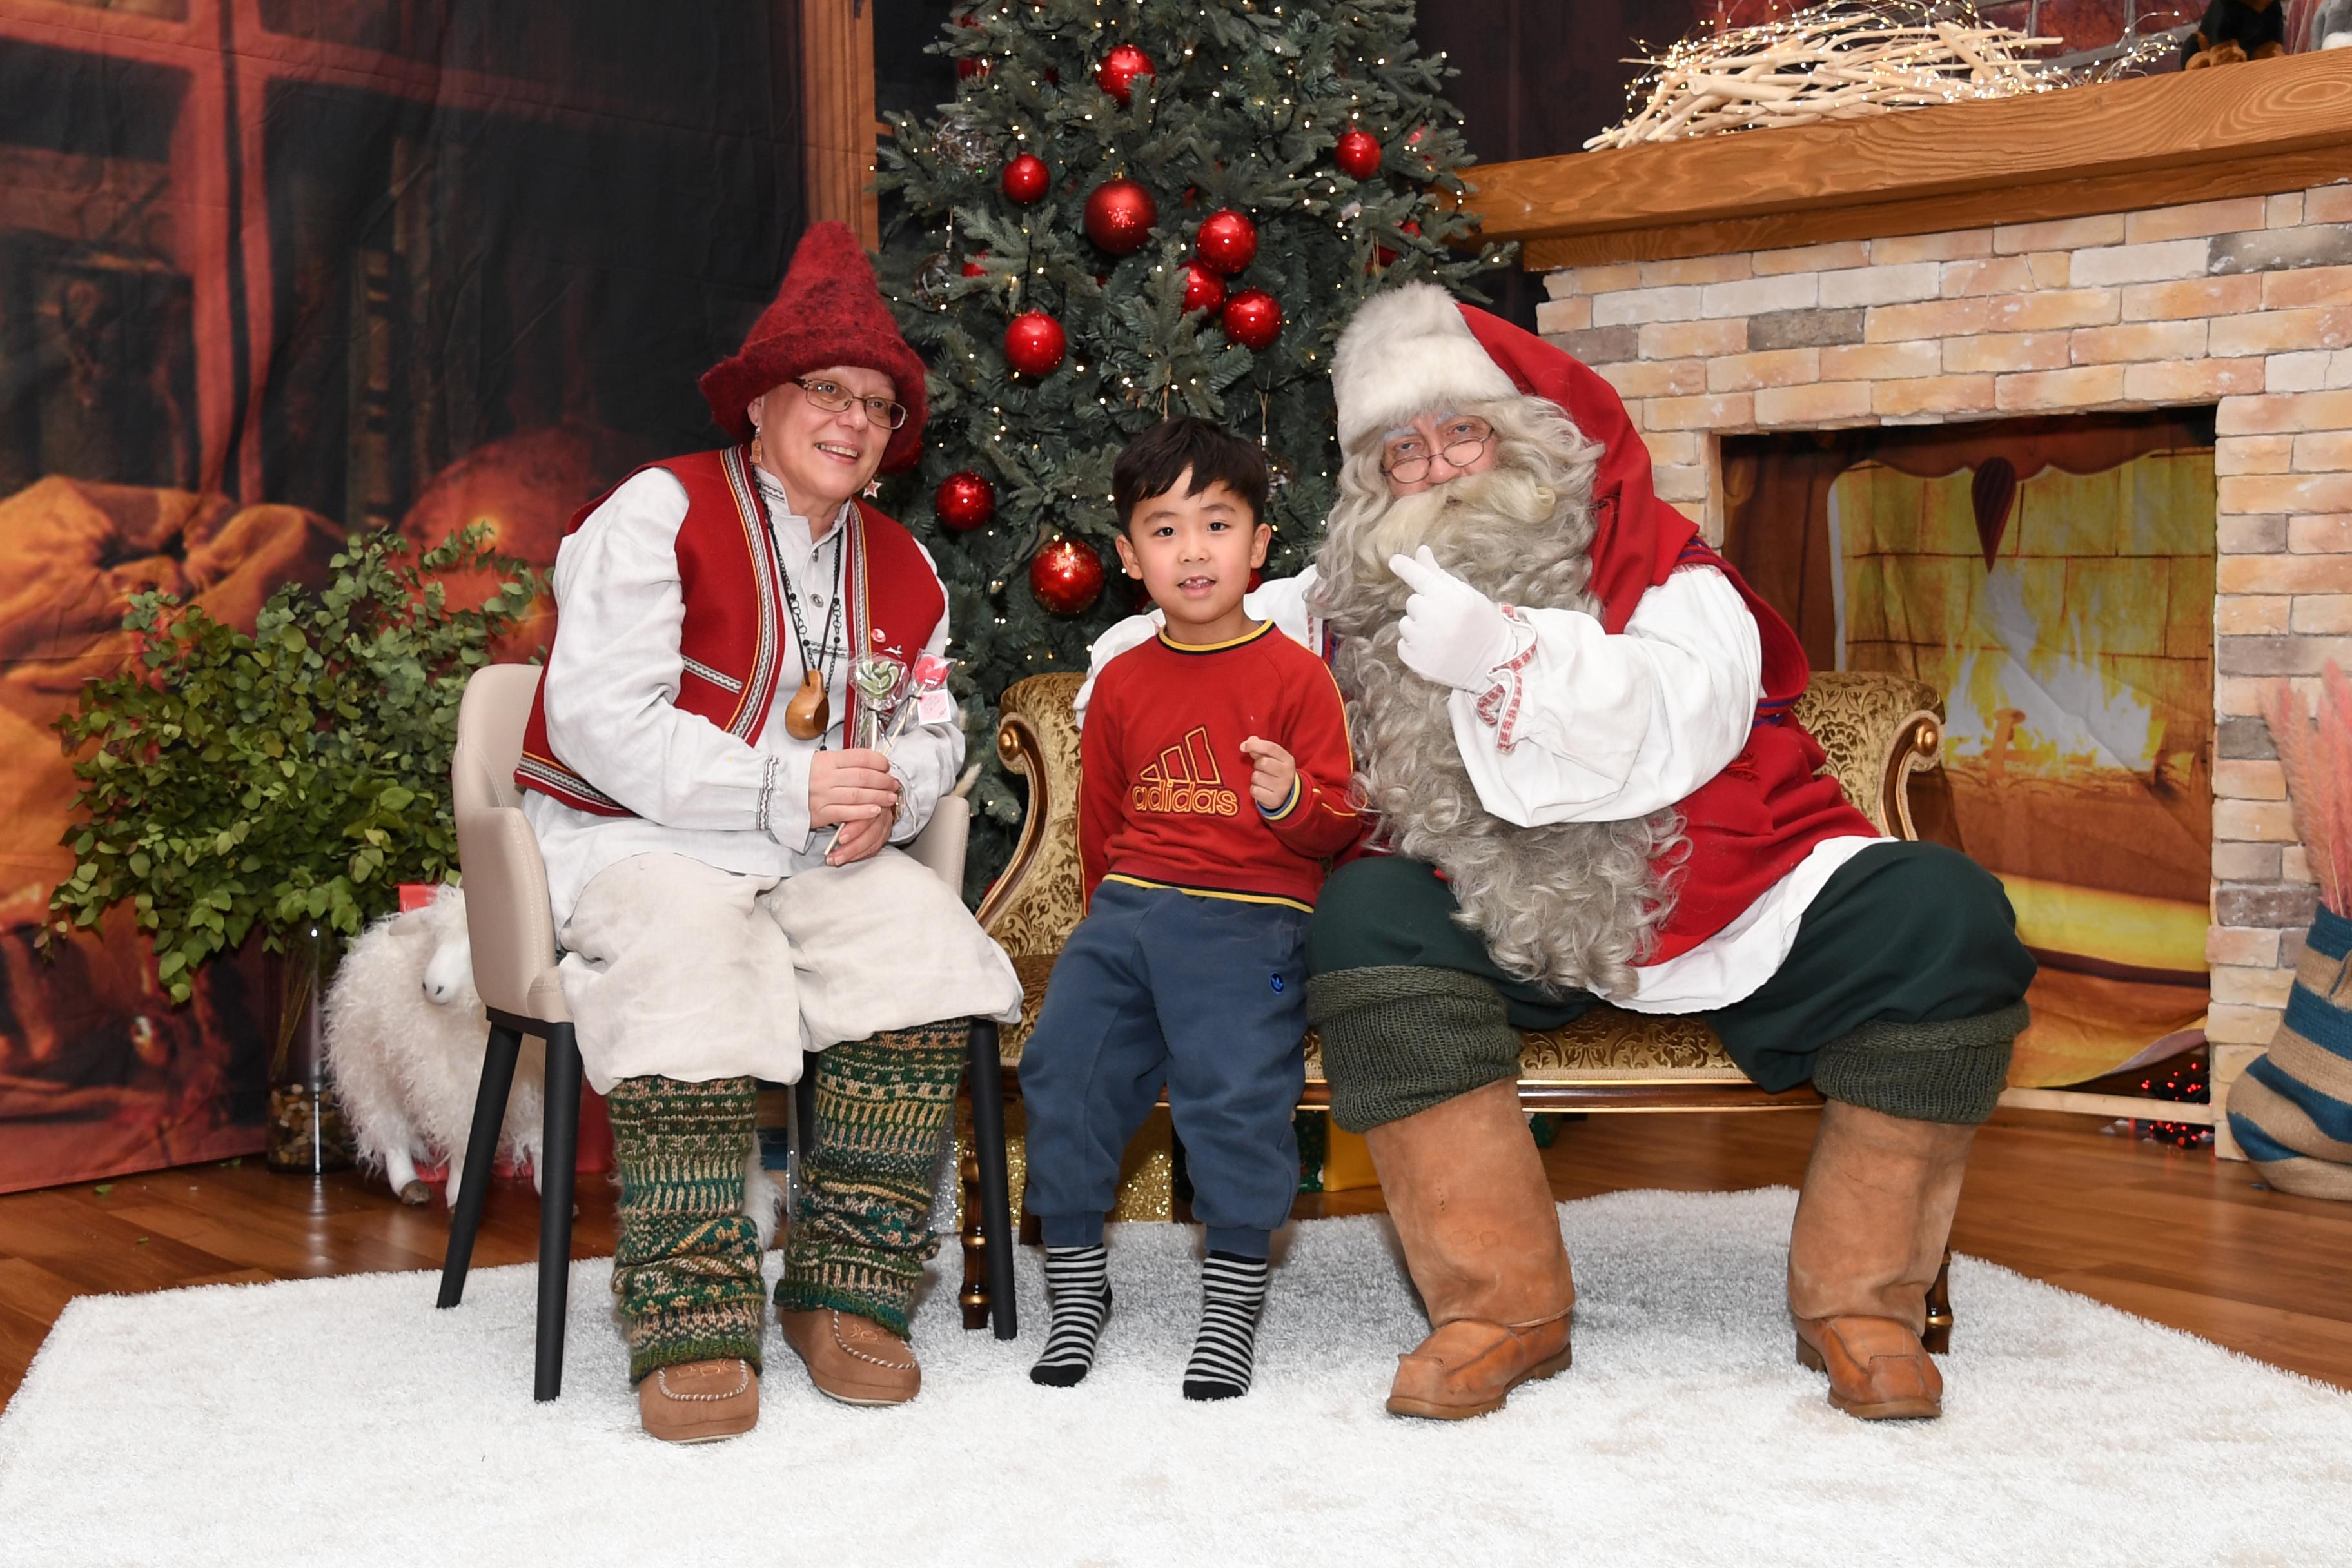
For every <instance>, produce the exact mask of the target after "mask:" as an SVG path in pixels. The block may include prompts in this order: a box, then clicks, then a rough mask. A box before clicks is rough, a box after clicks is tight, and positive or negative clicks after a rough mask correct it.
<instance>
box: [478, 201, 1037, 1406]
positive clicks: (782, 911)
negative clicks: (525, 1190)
mask: <svg viewBox="0 0 2352 1568" xmlns="http://www.w3.org/2000/svg"><path fill="white" fill-rule="evenodd" d="M702 391H703V395H705V396H706V397H707V398H708V399H709V403H710V411H711V414H712V416H713V417H714V418H716V419H717V421H718V423H719V428H720V429H722V430H723V431H725V432H726V433H727V435H728V437H730V442H731V443H732V444H731V445H730V446H728V447H725V448H723V449H721V450H719V451H714V452H698V453H694V454H691V455H689V456H687V457H682V458H671V459H669V460H667V461H666V462H660V463H655V464H651V465H648V466H647V467H646V468H640V469H639V470H637V472H635V474H632V475H631V476H630V477H629V478H628V479H625V480H624V481H623V482H622V483H621V484H620V485H619V486H618V487H616V488H615V489H614V490H613V491H612V492H611V493H610V494H608V495H606V496H605V497H604V498H603V499H602V500H598V501H596V502H594V503H593V504H592V505H590V506H588V507H585V508H583V510H581V511H580V513H579V514H578V515H577V516H575V517H574V518H573V519H572V526H571V528H570V530H569V531H567V533H566V535H565V538H564V542H563V544H562V548H561V550H560V551H559V552H557V555H556V559H555V602H556V616H557V619H556V634H555V639H554V642H553V645H552V646H551V648H550V650H549V653H548V659H547V669H546V673H545V674H544V675H543V676H542V677H541V681H540V690H539V696H538V699H537V700H536V701H535V702H534V703H533V705H532V709H531V714H530V724H529V728H528V729H527V730H526V731H525V735H524V742H523V752H522V762H521V765H520V767H519V768H518V769H517V770H516V774H515V778H516V782H517V783H518V784H520V786H521V787H522V789H523V791H524V792H525V793H524V800H523V811H524V814H525V815H526V816H528V817H529V818H530V824H531V826H532V828H533V830H534V831H535V832H536V833H537V835H538V837H539V844H540V849H541V855H542V856H543V858H545V860H546V862H547V876H548V892H549V896H550V900H551V903H552V905H553V909H554V914H555V920H556V930H557V931H558V933H559V936H560V939H561V942H562V947H563V949H564V953H565V956H564V959H563V964H562V977H563V990H564V997H565V1000H566V1001H567V1002H568V1003H569V1005H570V1006H571V1010H572V1017H573V1020H574V1022H575V1024H576V1026H577V1028H578V1034H579V1041H580V1052H581V1056H582V1058H583V1061H584V1063H585V1066H586V1070H587V1076H588V1079H589V1080H590V1081H591V1082H593V1084H594V1085H595V1086H596V1088H597V1089H599V1090H600V1091H602V1092H603V1093H604V1095H605V1096H606V1098H607V1100H608V1101H609V1103H610V1105H611V1110H612V1120H613V1141H614V1153H615V1155H616V1157H617V1160H618V1163H619V1165H620V1171H621V1214H620V1218H621V1234H620V1240H619V1245H618V1247H617V1251H616V1256H615V1257H614V1267H613V1290H614V1295H615V1296H617V1297H618V1298H619V1307H620V1313H621V1318H622V1321H623V1322H624V1324H625V1329H626V1333H627V1337H628V1342H629V1375H630V1377H631V1379H632V1380H633V1381H634V1382H635V1384H636V1386H637V1403H638V1412H639V1415H640V1418H641V1419H642V1420H643V1422H644V1425H645V1428H646V1431H647V1432H649V1433H651V1434H652V1435H653V1436H656V1437H661V1438H665V1439H667V1440H670V1441H675V1442H699V1441H708V1440H710V1439H713V1438H718V1437H727V1436H735V1435H736V1434H738V1433H741V1432H745V1431H749V1430H750V1429H751V1426H752V1425H753V1424H754V1423H755V1422H756V1421H757V1419H758V1417H759V1398H760V1394H759V1371H760V1365H761V1329H762V1322H763V1319H764V1317H765V1300H764V1291H763V1287H762V1283H761V1277H760V1246H759V1237H758V1229H757V1226H756V1224H755V1222H754V1220H753V1218H752V1217H751V1215H747V1214H746V1213H745V1212H744V1186H745V1184H744V1173H745V1163H746V1159H747V1156H748V1155H749V1153H750V1152H751V1149H752V1147H753V1102H754V1089H753V1080H754V1079H774V1080H780V1081H782V1082H788V1083H789V1082H793V1081H795V1080H798V1079H801V1077H802V1071H803V1063H804V1061H805V1063H806V1065H807V1067H808V1069H809V1073H810V1077H811V1078H812V1079H814V1094H815V1105H816V1125H817V1135H816V1141H815V1144H814V1147H813V1148H811V1149H809V1150H807V1151H804V1152H803V1158H802V1165H801V1175H802V1196H801V1202H800V1209H799V1213H798V1215H797V1216H796V1219H795V1223H794V1224H793V1227H792V1230H791V1234H790V1237H789V1239H788V1240H787V1242H786V1245H785V1247H784V1264H783V1278H782V1281H781V1282H780V1283H779V1284H778V1286H777V1288H776V1305H777V1308H778V1310H779V1315H780V1318H781V1321H782V1327H783V1332H784V1338H785V1341H786V1342H788V1343H789V1344H791V1346H792V1347H793V1351H794V1352H797V1353H798V1354H799V1356H800V1358H801V1359H802V1361H803V1363H806V1365H807V1368H808V1372H809V1375H810V1377H811V1379H812V1380H813V1381H814V1383H815V1384H816V1386H817V1387H818V1388H819V1389H820V1390H821V1391H823V1392H824V1393H825V1394H829V1395H831V1396H832V1397H834V1398H835V1399H838V1400H842V1401H844V1402H846V1403H849V1404H856V1405H896V1404H900V1403H903V1402H904V1401H906V1400H908V1399H910V1398H912V1397H914V1394H915V1393H916V1391H917V1389H918V1388H919V1385H920V1372H919V1369H918V1367H917V1366H916V1364H915V1359H914V1356H913V1353H912V1352H910V1351H909V1350H908V1346H907V1342H906V1335H907V1326H908V1325H907V1317H908V1308H909V1306H910V1305H911V1303H912V1300H913V1296H914V1289H915V1285H916V1282H917V1280H918V1279H919V1275H920V1273H921V1268H922V1263H923V1260H924V1259H925V1258H929V1256H931V1254H932V1253H933V1251H935V1250H936V1248H937V1246H938V1242H937V1238H936V1237H933V1236H932V1235H931V1233H930V1230H929V1210H930V1203H931V1178H932V1174H933V1171H934V1168H935V1164H936V1159H937V1155H938V1152H939V1149H940V1141H941V1139H942V1137H943V1135H944V1133H945V1131H946V1127H947V1121H948V1118H949V1115H950V1110H951V1108H952V1106H953V1103H954V1099H955V1091H956V1085H957V1083H958V1081H959V1080H960V1079H961V1072H962V1065H963V1057H964V1042H965V1037H966V1029H967V1025H968V1020H970V1019H971V1018H973V1017H994V1018H998V1019H1001V1020H1003V1021H1007V1022H1009V1021H1012V1020H1013V1019H1015V1018H1017V1017H1018V1016H1019V1012H1020V1005H1021V984H1020V981H1019V979H1018V978H1017V977H1016V976H1015V975H1014V973H1013V966H1012V963H1011V961H1009V960H1008V959H1007V958H1006V957H1005V956H1004V954H1003V952H1002V951H1001V950H999V949H998V948H997V946H996V944H995V943H994V942H991V941H990V940H989V939H988V937H987V935H986V934H985V933H983V932H982V931H981V929H980V927H979V925H978V924H977V923H976V922H975V921H973V920H972V918H971V913H970V912H969V911H968V910H965V908H964V907H963V903H962V901H961V899H960V898H958V896H957V895H956V893H955V891H954V890H952V889H950V888H948V887H947V886H946V885H945V884H944V883H943V882H941V881H940V879H939V878H938V877H936V876H934V875H933V874H932V873H931V872H929V871H928V870H926V869H925V868H923V867H922V866H920V865H919V864H918V863H917V862H916V861H915V860H913V859H912V858H909V857H908V856H907V855H905V854H903V853H901V852H900V851H899V850H898V848H896V846H898V845H901V844H905V843H907V842H908V840H910V839H912V838H913V837H915V836H916V835H917V834H918V833H919V832H920V831H921V830H922V827H923V825H924V824H925V823H926V822H928V821H929V818H930V816H931V813H932V810H933V808H934V807H935V806H936V805H938V803H939V802H940V799H941V797H942V796H944V795H946V794H947V793H948V791H949V790H950V789H951V788H952V787H953V785H954V783H955V779H956V775H957V773H958V771H959V770H960V769H961V767H962V765H963V756H964V738H963V730H962V725H961V716H960V715H955V714H953V713H952V711H951V710H950V712H948V713H935V714H933V715H931V718H932V719H933V721H932V722H928V723H924V722H919V723H915V724H914V725H912V726H911V727H910V728H908V729H906V730H905V731H902V732H900V733H899V734H898V736H897V737H896V738H895V740H893V741H892V742H891V743H890V745H889V748H888V750H887V752H885V751H880V750H875V749H871V748H870V747H859V746H856V745H853V744H851V743H850V742H851V740H852V738H853V737H855V735H856V730H855V728H854V727H853V720H854V718H855V716H856V712H857V708H858V704H859V702H860V700H861V698H860V695H859V692H858V689H857V687H856V682H855V680H854V679H853V677H854V675H855V672H856V664H857V660H858V658H859V657H860V656H861V655H864V654H867V653H887V654H888V655H890V656H892V657H894V658H898V659H899V660H901V661H902V662H903V661H913V660H916V659H918V658H921V657H922V656H925V655H929V656H931V657H933V658H940V657H942V656H943V655H944V651H945V649H946V647H947V644H948V611H947V595H946V592H945V590H944V589H943V588H942V587H941V585H940V576H939V573H938V571H937V569H936V568H935V567H934V566H933V565H932V563H931V560H930V557H929V555H928V554H927V553H926V552H924V550H923V548H922V546H921V545H920V544H919V543H917V542H915V539H914V537H913V535H911V534H909V533H908V531H906V530H905V529H903V528H901V527H900V526H899V525H898V523H896V522H893V521H891V520H890V519H888V518H887V517H884V516H883V515H882V514H881V513H879V512H877V511H876V510H874V509H873V508H872V507H870V506H868V505H866V503H865V502H864V501H863V500H860V499H859V497H860V492H862V491H864V490H865V489H866V488H867V486H868V485H869V484H870V483H871V481H872V480H873V479H874V476H875V474H876V473H877V471H878V470H880V469H883V468H906V467H908V465H910V464H912V463H913V462H914V461H915V458H916V456H917V454H918V453H919V450H920V447H921V442H922V428H923V414H924V396H923V365H922V362H921V361H920V360H919V359H918V358H916V357H915V353H914V351H913V350H912V349H910V348H908V346H907V342H906V340H905V339H904V338H902V337H900V336H899V335H898V327H897V325H896V324H895V323H894V322H893V321H891V319H890V312H889V310H888V308H887V306H886V305H885V304H884V302H883V300H882V295H881V291H880V289H878V288H877V286H876V283H875V280H874V272H873V268H872V266H871V264H870V263H869V262H868V261H867V259H866V255H865V253H864V252H863V251H862V250H861V249H860V248H859V247H858V244H857V241H856V237H854V236H852V235H851V233H850V231H849V230H848V229H847V228H846V227H845V226H842V225H840V224H836V223H828V224H818V225H816V226H814V227H812V228H811V229H810V230H809V231H808V233H807V235H806V236H805V237H803V239H802V241H801V244H800V247H799V249H798V250H797V251H796V252H795V253H794V255H793V261H792V266H791V268H789V269H788V271H787V273H786V275H785V278H784V281H783V286H782V289H781V290H780V291H779V292H778V294H777V296H776V300H775V302H774V303H773V304H772V305H770V306H769V307H768V309H767V310H766V311H765V312H764V313H763V314H762V315H761V317H760V320H759V321H758V323H757V324H756V325H755V326H753V328H752V329H751V336H750V337H749V338H747V339H746V340H745V342H744V343H743V347H742V349H741V350H740V352H738V353H736V354H735V355H734V356H733V357H732V358H730V359H729V360H727V361H725V362H724V363H720V364H719V365H717V366H715V367H713V368H712V369H711V371H710V372H709V374H706V375H705V376H704V377H703V378H702ZM916 955H919V958H918V957H917V956H916ZM804 1053H808V1054H807V1055H806V1056H805V1057H804ZM820 1063H822V1066H821V1067H820V1066H819V1064H820Z"/></svg>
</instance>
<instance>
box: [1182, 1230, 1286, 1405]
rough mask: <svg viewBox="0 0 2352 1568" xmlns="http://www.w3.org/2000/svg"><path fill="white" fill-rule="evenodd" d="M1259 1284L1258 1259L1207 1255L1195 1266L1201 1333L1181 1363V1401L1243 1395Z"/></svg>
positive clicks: (1251, 1361) (1251, 1362)
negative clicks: (1198, 1271) (1198, 1274)
mask: <svg viewBox="0 0 2352 1568" xmlns="http://www.w3.org/2000/svg"><path fill="white" fill-rule="evenodd" d="M1265 1279H1266V1268H1265V1258H1243V1257H1240V1256H1239V1255H1237V1254H1234V1253H1231V1252H1212V1253H1210V1254H1209V1260H1208V1261H1207V1262H1206V1263H1203V1264H1202V1266H1201V1331H1200V1332H1199V1333H1198V1334H1196V1335H1195V1336H1193V1340H1192V1360H1191V1361H1188V1362H1186V1363H1184V1397H1185V1398H1187V1399H1237V1398H1239V1397H1240V1396H1241V1395H1243V1394H1247V1393H1248V1392H1249V1386H1250V1373H1251V1372H1252V1371H1253V1369H1254V1366H1255V1362H1256V1359H1257V1315H1258V1310H1259V1309H1260V1308H1262V1307H1264V1306H1265Z"/></svg>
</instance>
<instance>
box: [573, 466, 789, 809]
mask: <svg viewBox="0 0 2352 1568" xmlns="http://www.w3.org/2000/svg"><path fill="white" fill-rule="evenodd" d="M685 517H686V491H685V489H684V487H682V486H681V485H679V483H678V482H677V479H673V478H672V477H671V476H670V475H669V474H667V473H666V472H664V471H663V470H661V469H659V468H648V469H646V470H645V471H644V472H642V473H639V474H637V475H636V476H635V477H634V478H632V479H629V480H628V481H627V482H626V483H625V484H623V485H622V486H621V487H620V488H619V489H616V490H614V492H613V493H612V495H611V496H609V497H607V498H606V500H605V501H604V505H602V506H600V507H598V508H597V509H596V510H594V511H593V512H592V513H591V514H590V515H589V517H588V519H587V521H584V522H583V523H582V524H581V525H580V527H579V529H578V530H577V531H575V532H573V533H572V536H571V537H570V538H568V539H566V540H565V541H564V542H563V544H562V548H561V549H560V550H558V552H556V558H555V583H554V587H555V603H556V615H557V621H558V624H559V625H560V626H562V636H560V637H558V638H557V639H556V643H555V647H554V649H553V651H552V652H551V655H550V657H549V659H548V667H547V676H546V679H545V683H544V684H545V691H546V708H547V733H548V739H549V741H550V742H552V743H553V745H554V747H555V752H556V754H557V755H558V756H560V757H562V759H563V760H564V762H565V763H568V764H569V765H571V766H572V767H574V768H576V769H578V770H579V771H580V773H582V775H583V776H584V777H585V778H586V779H587V780H588V782H589V783H591V784H594V785H595V786H596V787H597V788H598V789H600V790H603V791H604V793H605V794H606V795H611V796H612V797H613V798H614V800H616V801H618V802H620V803H621V804H622V805H625V806H627V807H628V808H629V810H631V811H632V812H634V813H635V814H636V815H637V816H640V817H643V818H644V819H646V821H648V822H654V823H659V824H661V825H663V826H669V827H680V828H690V829H700V830H718V831H743V830H753V829H760V828H765V830H766V831H767V833H768V834H769V836H770V837H773V838H775V839H776V840H777V841H778V842H780V843H782V844H786V845H790V844H794V843H798V842H801V841H804V840H805V839H806V838H807V837H808V830H809V829H808V760H807V758H806V757H805V756H796V755H793V754H792V753H789V752H787V753H783V754H778V753H775V752H762V751H761V750H758V749H756V748H754V747H753V746H752V745H751V744H750V743H749V742H744V741H740V740H737V739H736V738H735V737H734V736H732V735H730V734H729V733H727V731H724V730H722V729H720V728H719V726H718V725H716V724H713V723H712V722H710V721H709V720H708V719H704V718H701V717H699V716H698V715H696V714H693V713H689V712H688V711H686V710H684V709H682V708H679V707H677V705H676V702H677V689H678V678H679V676H680V675H681V674H682V673H683V672H684V670H685V668H686V665H685V658H684V657H683V656H682V655H681V654H680V652H679V650H678V636H679V632H680V629H681V628H682V627H683V626H684V625H685V623H686V596H685V592H684V589H683V588H682V586H681V585H680V584H679V581H678V571H677V530H678V524H679V523H680V522H681V521H684V520H685Z"/></svg>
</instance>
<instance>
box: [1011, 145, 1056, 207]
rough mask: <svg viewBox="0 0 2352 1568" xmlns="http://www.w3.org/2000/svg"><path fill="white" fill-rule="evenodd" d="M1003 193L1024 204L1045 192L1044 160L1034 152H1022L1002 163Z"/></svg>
mask: <svg viewBox="0 0 2352 1568" xmlns="http://www.w3.org/2000/svg"><path fill="white" fill-rule="evenodd" d="M1002 184H1003V188H1004V194H1005V195H1008V196H1011V197H1012V198H1013V200H1014V201H1016V202H1019V203H1020V204H1021V205H1024V206H1026V205H1029V204H1030V203H1031V202H1034V201H1035V200H1036V199H1037V198H1038V197H1040V196H1042V195H1045V185H1046V178H1045V159H1043V158H1040V157H1039V156H1037V154H1036V153H1022V154H1021V156H1019V157H1018V158H1015V159H1013V162H1011V163H1007V164H1005V165H1004V178H1003V182H1002Z"/></svg>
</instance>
